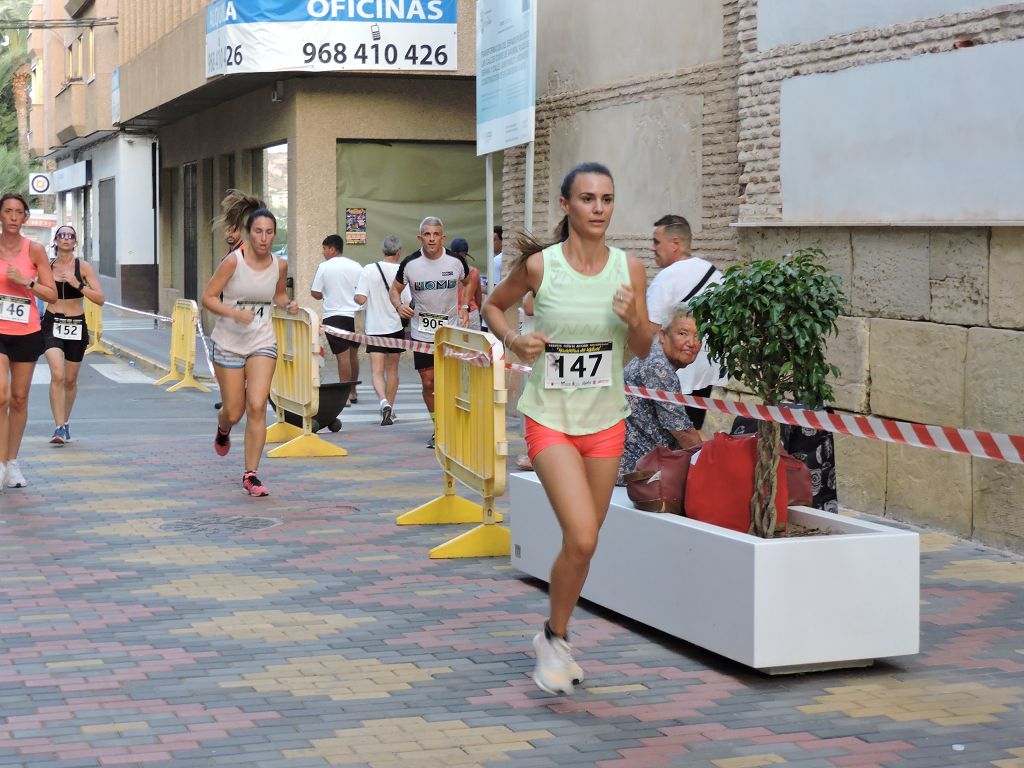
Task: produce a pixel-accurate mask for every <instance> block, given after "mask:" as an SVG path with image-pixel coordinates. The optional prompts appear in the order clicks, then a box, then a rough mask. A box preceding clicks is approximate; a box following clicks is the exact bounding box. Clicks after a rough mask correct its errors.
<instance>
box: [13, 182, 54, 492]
mask: <svg viewBox="0 0 1024 768" xmlns="http://www.w3.org/2000/svg"><path fill="white" fill-rule="evenodd" d="M27 218H28V201H27V200H25V198H24V197H22V196H21V195H19V194H16V193H13V192H8V193H7V194H5V195H3V196H2V197H0V227H2V229H3V231H2V234H0V493H2V492H3V489H4V488H24V487H25V486H26V485H28V483H27V482H26V481H25V476H24V475H23V474H22V473H21V468H20V467H19V466H18V449H20V448H21V438H22V436H23V435H24V434H25V422H26V421H27V420H28V391H29V387H30V386H31V384H32V371H34V370H35V367H36V361H37V360H38V359H39V356H40V355H41V354H43V332H42V330H41V328H40V324H39V308H38V307H37V306H36V298H40V299H43V300H45V301H54V300H55V299H56V298H57V291H56V290H54V287H53V275H52V274H51V273H50V262H49V261H48V260H47V258H46V251H45V250H43V246H41V245H39V244H38V243H33V242H32V241H31V240H29V239H28V238H27V237H22V236H21V227H22V225H24V223H25V220H26V219H27Z"/></svg>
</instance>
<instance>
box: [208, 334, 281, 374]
mask: <svg viewBox="0 0 1024 768" xmlns="http://www.w3.org/2000/svg"><path fill="white" fill-rule="evenodd" d="M250 357H269V358H270V359H271V360H277V345H276V344H274V345H272V346H269V347H260V348H259V349H257V350H255V351H254V352H250V353H249V354H248V355H240V354H238V353H237V352H230V351H228V350H226V349H224V347H218V346H217V343H216V342H215V341H214V340H213V339H210V360H211V361H213V364H214V365H219V366H221V367H222V368H245V361H246V360H248V359H249V358H250Z"/></svg>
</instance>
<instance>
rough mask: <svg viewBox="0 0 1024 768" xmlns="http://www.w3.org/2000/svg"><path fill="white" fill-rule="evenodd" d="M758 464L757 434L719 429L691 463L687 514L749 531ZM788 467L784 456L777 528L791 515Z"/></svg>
mask: <svg viewBox="0 0 1024 768" xmlns="http://www.w3.org/2000/svg"><path fill="white" fill-rule="evenodd" d="M790 458H792V457H790ZM794 461H795V459H794ZM797 463H799V462H797ZM756 464H757V438H756V436H754V435H727V434H725V433H724V432H718V433H716V434H715V436H714V439H712V440H711V441H709V442H707V443H704V446H703V449H702V450H701V452H700V458H698V459H697V463H696V464H694V465H693V466H691V467H690V470H689V473H688V476H687V479H686V496H685V508H686V516H687V517H689V518H692V519H694V520H700V521H702V522H705V523H711V524H712V525H720V526H722V527H723V528H730V529H731V530H734V531H739V532H741V533H747V532H748V531H749V530H750V499H751V498H752V497H753V495H754V466H755V465H756ZM786 467H787V462H783V461H781V460H780V461H779V469H778V480H777V488H778V490H777V492H776V494H775V511H776V513H777V515H778V518H777V522H776V527H777V528H784V527H785V526H786V521H787V519H788V514H787V510H788V506H789V505H788V501H789V484H788V482H787V471H786ZM805 469H806V468H805ZM808 481H809V478H808Z"/></svg>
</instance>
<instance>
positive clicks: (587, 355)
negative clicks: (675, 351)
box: [519, 243, 630, 435]
mask: <svg viewBox="0 0 1024 768" xmlns="http://www.w3.org/2000/svg"><path fill="white" fill-rule="evenodd" d="M543 256H544V277H543V279H542V280H541V284H540V288H539V289H538V291H537V295H536V296H535V297H534V310H533V317H534V330H535V331H538V332H539V333H543V334H544V335H545V336H547V337H548V338H549V339H551V340H552V342H553V343H552V344H550V345H548V349H547V350H546V351H545V353H544V354H543V355H541V356H539V357H538V358H537V359H536V360H535V361H534V364H533V371H532V372H531V373H530V376H529V378H528V379H527V381H526V387H525V389H524V390H523V396H522V397H521V398H519V410H520V411H521V412H522V413H525V414H526V415H527V416H529V417H530V418H531V419H533V420H534V421H536V422H537V423H538V424H543V425H544V426H545V427H549V428H550V429H554V430H557V431H559V432H563V433H565V434H567V435H589V434H593V433H594V432H600V431H601V430H602V429H607V428H608V427H611V426H613V425H614V424H616V423H617V422H619V421H621V420H622V419H624V418H626V417H627V416H628V415H629V405H628V404H627V403H626V396H625V394H624V393H623V381H622V359H623V353H624V351H625V344H626V335H627V330H628V329H627V326H626V324H625V323H624V322H623V321H622V320H620V319H619V317H618V315H616V314H615V312H614V310H612V298H613V297H614V296H615V292H616V291H617V290H619V288H620V287H621V286H622V284H623V283H626V284H628V283H629V282H630V279H629V265H628V263H627V261H626V254H625V253H624V252H623V251H621V250H620V249H618V248H609V254H608V263H607V264H606V265H605V268H604V269H603V270H601V272H600V273H599V274H596V275H581V274H580V273H579V272H577V271H576V270H575V269H573V268H572V267H571V266H569V264H568V262H566V260H565V257H564V256H563V255H562V245H561V244H560V243H558V244H555V245H552V246H551V247H549V248H546V249H545V250H544V252H543Z"/></svg>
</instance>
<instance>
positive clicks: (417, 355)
mask: <svg viewBox="0 0 1024 768" xmlns="http://www.w3.org/2000/svg"><path fill="white" fill-rule="evenodd" d="M412 364H413V365H414V366H415V367H416V370H417V371H423V370H426V369H427V368H433V367H434V355H433V353H431V354H429V355H428V354H427V353H426V352H415V351H414V352H413V353H412Z"/></svg>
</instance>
